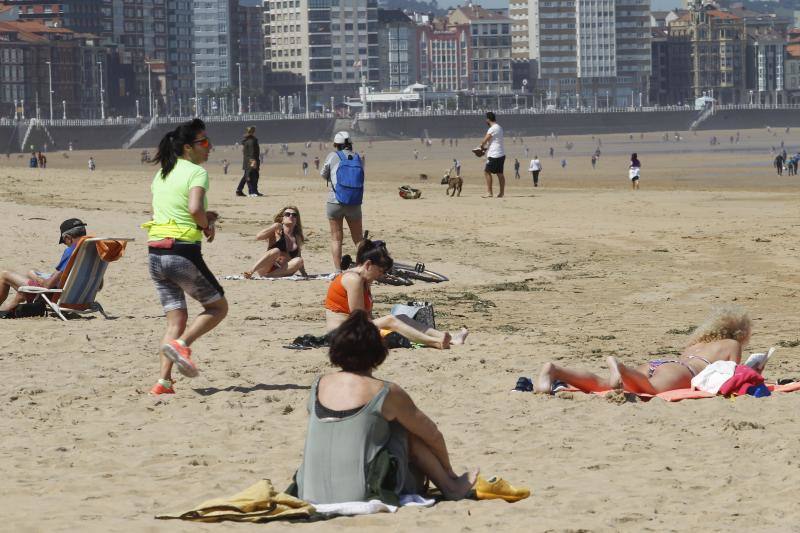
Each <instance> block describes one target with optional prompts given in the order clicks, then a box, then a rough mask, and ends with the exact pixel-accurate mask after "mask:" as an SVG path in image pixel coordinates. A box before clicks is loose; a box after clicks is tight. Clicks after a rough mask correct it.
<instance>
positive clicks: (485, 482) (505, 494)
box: [475, 476, 531, 503]
mask: <svg viewBox="0 0 800 533" xmlns="http://www.w3.org/2000/svg"><path fill="white" fill-rule="evenodd" d="M530 495H531V491H530V489H526V488H524V487H520V488H517V487H515V486H513V485H512V484H511V483H509V482H508V481H506V480H505V479H503V478H499V477H497V476H493V477H491V478H489V479H484V477H483V476H478V480H477V482H476V483H475V498H476V499H478V500H505V501H507V502H509V503H513V502H518V501H520V500H524V499H525V498H527V497H528V496H530Z"/></svg>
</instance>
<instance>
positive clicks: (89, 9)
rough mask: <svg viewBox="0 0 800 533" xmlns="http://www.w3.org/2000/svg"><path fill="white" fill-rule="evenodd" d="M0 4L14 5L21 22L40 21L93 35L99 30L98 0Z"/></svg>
mask: <svg viewBox="0 0 800 533" xmlns="http://www.w3.org/2000/svg"><path fill="white" fill-rule="evenodd" d="M0 4H1V5H6V6H14V7H16V8H17V10H18V11H17V17H18V20H20V21H23V22H28V21H30V22H41V23H43V24H45V25H47V26H52V27H57V28H68V29H71V30H73V31H76V32H80V33H93V34H95V35H98V34H99V33H100V30H101V25H100V7H101V4H100V2H99V1H98V0H61V1H60V2H53V1H52V0H44V1H43V0H3V1H2V2H0Z"/></svg>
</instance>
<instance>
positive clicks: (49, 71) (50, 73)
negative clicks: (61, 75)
mask: <svg viewBox="0 0 800 533" xmlns="http://www.w3.org/2000/svg"><path fill="white" fill-rule="evenodd" d="M45 63H47V77H48V79H49V80H50V120H53V64H52V63H50V61H45Z"/></svg>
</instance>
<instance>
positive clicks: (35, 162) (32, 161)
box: [28, 152, 39, 168]
mask: <svg viewBox="0 0 800 533" xmlns="http://www.w3.org/2000/svg"><path fill="white" fill-rule="evenodd" d="M28 166H29V167H31V168H38V167H39V158H38V157H36V152H31V159H30V161H28Z"/></svg>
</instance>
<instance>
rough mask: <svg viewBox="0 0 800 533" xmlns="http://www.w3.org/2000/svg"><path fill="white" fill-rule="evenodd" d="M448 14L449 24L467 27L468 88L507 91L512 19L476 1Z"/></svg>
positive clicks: (509, 84)
mask: <svg viewBox="0 0 800 533" xmlns="http://www.w3.org/2000/svg"><path fill="white" fill-rule="evenodd" d="M447 17H448V21H449V22H448V24H449V25H454V26H458V25H465V26H468V27H469V33H470V43H469V57H470V61H471V62H472V65H471V68H469V69H468V70H469V76H470V88H471V89H472V90H474V91H476V92H481V93H510V92H511V89H512V79H511V72H512V70H511V25H512V23H513V20H512V19H510V18H508V17H507V16H504V15H502V14H500V13H497V12H495V11H489V10H486V9H484V8H482V7H481V6H478V5H475V4H467V5H465V6H460V7H457V8H455V9H453V10H452V11H450V12H449V13H448V15H447Z"/></svg>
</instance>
